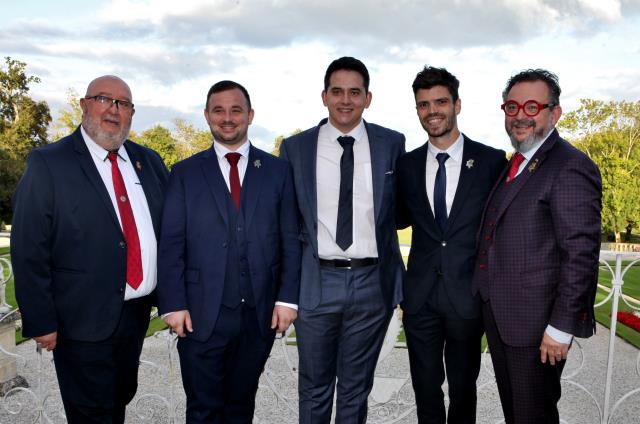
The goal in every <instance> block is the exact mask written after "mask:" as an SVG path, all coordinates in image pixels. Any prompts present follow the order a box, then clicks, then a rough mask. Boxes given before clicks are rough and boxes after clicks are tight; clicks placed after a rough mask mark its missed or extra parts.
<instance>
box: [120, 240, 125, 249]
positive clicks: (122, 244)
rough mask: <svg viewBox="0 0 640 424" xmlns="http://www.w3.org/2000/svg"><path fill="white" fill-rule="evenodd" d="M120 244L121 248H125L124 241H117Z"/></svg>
mask: <svg viewBox="0 0 640 424" xmlns="http://www.w3.org/2000/svg"><path fill="white" fill-rule="evenodd" d="M118 244H119V245H120V247H121V248H123V249H124V248H125V247H126V246H127V243H125V242H124V241H121V242H120V243H118Z"/></svg>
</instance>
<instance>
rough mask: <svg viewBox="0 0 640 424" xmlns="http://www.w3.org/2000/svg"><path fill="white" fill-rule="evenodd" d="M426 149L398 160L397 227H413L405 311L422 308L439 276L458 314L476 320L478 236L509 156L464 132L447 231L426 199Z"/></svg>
mask: <svg viewBox="0 0 640 424" xmlns="http://www.w3.org/2000/svg"><path fill="white" fill-rule="evenodd" d="M427 151H428V146H427V144H426V143H425V144H424V145H422V146H421V147H418V148H417V149H415V150H413V151H411V152H409V153H406V154H405V155H403V156H402V157H401V158H400V160H399V162H398V197H399V200H398V225H399V227H400V228H404V227H408V226H411V227H412V237H411V252H410V254H409V262H408V264H407V277H406V279H405V282H404V301H403V303H402V309H403V310H404V311H406V312H407V313H410V314H412V313H416V312H418V310H420V308H422V306H423V305H424V304H425V302H426V301H427V298H428V296H429V293H430V292H431V290H432V289H433V287H434V285H435V284H436V283H437V282H438V280H440V279H441V280H442V282H443V284H444V287H445V290H446V291H447V294H448V295H449V300H450V301H451V303H452V305H453V307H454V309H455V310H456V312H457V313H458V315H459V316H460V317H462V318H466V319H470V318H475V317H478V316H479V315H480V300H479V297H478V298H476V299H474V298H473V295H472V293H471V280H472V278H473V269H474V265H475V257H476V235H477V233H478V230H479V226H480V218H481V217H482V212H483V210H484V205H485V203H486V200H487V197H488V196H489V193H490V192H491V189H492V188H493V184H494V183H495V182H496V180H497V179H498V177H499V176H500V173H501V172H502V170H503V169H504V167H505V165H506V164H507V159H506V155H505V152H504V151H502V150H497V149H494V148H492V147H489V146H485V145H484V144H481V143H477V142H475V141H473V140H471V139H469V138H467V137H466V136H464V146H463V151H462V167H461V169H460V178H459V180H458V186H457V188H456V193H455V197H454V199H453V205H452V206H451V212H450V213H449V220H448V227H447V230H446V232H444V234H443V233H442V231H441V230H440V227H439V226H438V224H437V223H436V220H435V217H434V213H433V211H432V210H431V205H430V204H429V199H428V197H427V188H426V165H427Z"/></svg>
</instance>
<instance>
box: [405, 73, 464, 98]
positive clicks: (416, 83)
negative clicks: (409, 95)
mask: <svg viewBox="0 0 640 424" xmlns="http://www.w3.org/2000/svg"><path fill="white" fill-rule="evenodd" d="M437 85H442V86H444V87H447V89H448V90H449V94H451V98H452V99H453V101H454V102H457V101H458V99H459V98H460V96H459V95H458V88H459V87H460V81H458V78H456V77H455V76H454V75H453V74H452V73H451V72H449V71H447V70H446V69H445V68H435V67H433V66H425V67H424V68H423V69H422V71H420V72H418V74H417V75H416V79H414V80H413V84H412V85H411V87H412V88H413V95H414V96H415V95H416V94H417V93H418V90H428V89H430V88H433V87H435V86H437Z"/></svg>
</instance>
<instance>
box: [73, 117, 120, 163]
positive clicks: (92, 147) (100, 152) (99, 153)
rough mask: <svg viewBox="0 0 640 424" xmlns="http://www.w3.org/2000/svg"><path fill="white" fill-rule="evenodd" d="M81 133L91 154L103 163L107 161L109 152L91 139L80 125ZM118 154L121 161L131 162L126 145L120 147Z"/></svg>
mask: <svg viewBox="0 0 640 424" xmlns="http://www.w3.org/2000/svg"><path fill="white" fill-rule="evenodd" d="M80 133H81V134H82V139H83V140H84V144H86V146H87V148H88V149H89V152H90V153H91V154H93V155H94V156H95V157H97V158H98V159H100V160H101V161H103V162H104V161H106V160H107V156H108V155H109V151H108V150H106V149H105V148H104V147H102V146H101V145H99V144H98V143H96V142H95V140H94V139H93V138H91V136H90V135H89V134H88V133H87V132H86V131H85V129H84V127H83V126H82V125H80ZM117 153H118V156H120V159H122V160H123V161H125V162H128V161H129V155H128V154H127V149H125V148H124V144H123V145H122V146H120V148H119V149H118V152H117Z"/></svg>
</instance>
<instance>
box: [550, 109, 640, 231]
mask: <svg viewBox="0 0 640 424" xmlns="http://www.w3.org/2000/svg"><path fill="white" fill-rule="evenodd" d="M580 103H581V106H580V108H579V109H578V110H575V111H572V112H569V113H567V114H566V115H565V116H564V118H563V119H562V120H561V121H560V123H559V124H558V127H560V128H562V129H565V130H567V131H569V133H570V134H572V136H573V138H572V141H573V142H574V143H575V146H576V147H577V148H579V149H581V150H583V151H584V152H585V153H587V155H589V157H590V158H591V159H592V160H593V161H594V162H595V163H596V164H597V165H598V168H600V173H601V174H602V228H603V231H604V232H609V233H613V234H615V235H616V241H621V236H620V234H621V233H622V232H623V231H625V230H627V227H629V231H630V230H631V229H632V228H633V227H635V226H636V223H640V208H638V202H639V201H640V174H639V160H640V146H639V144H640V101H638V102H635V103H633V102H626V101H621V102H616V101H609V102H604V101H601V100H592V99H582V100H581V101H580Z"/></svg>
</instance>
